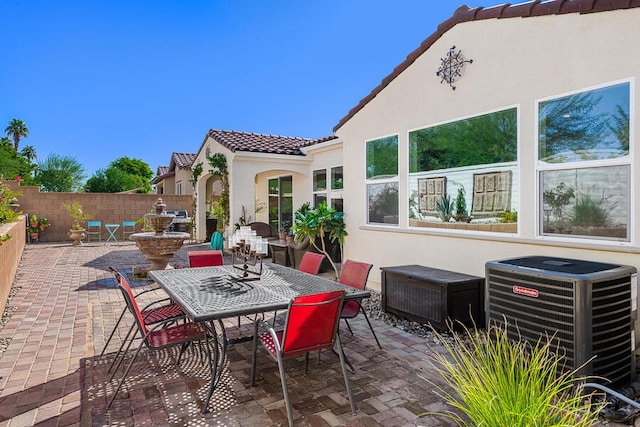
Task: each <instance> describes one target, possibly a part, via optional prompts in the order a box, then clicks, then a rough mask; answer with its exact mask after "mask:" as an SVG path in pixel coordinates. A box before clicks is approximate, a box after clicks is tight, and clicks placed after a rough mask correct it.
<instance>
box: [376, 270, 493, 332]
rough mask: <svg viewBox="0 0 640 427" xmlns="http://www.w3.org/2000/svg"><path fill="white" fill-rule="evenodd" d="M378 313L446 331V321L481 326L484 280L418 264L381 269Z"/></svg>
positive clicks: (482, 323) (482, 320)
mask: <svg viewBox="0 0 640 427" xmlns="http://www.w3.org/2000/svg"><path fill="white" fill-rule="evenodd" d="M380 270H382V310H383V311H385V312H388V313H392V314H396V315H399V316H402V317H406V318H407V319H410V320H414V321H416V322H420V323H431V325H432V326H433V327H434V328H437V329H439V330H444V329H446V327H447V325H446V321H447V318H450V319H452V320H459V321H461V322H462V323H464V324H465V325H467V326H473V323H474V322H475V324H476V326H478V327H484V278H483V277H477V276H470V275H468V274H462V273H455V272H453V271H447V270H439V269H437V268H431V267H424V266H421V265H401V266H396V267H382V268H381V269H380Z"/></svg>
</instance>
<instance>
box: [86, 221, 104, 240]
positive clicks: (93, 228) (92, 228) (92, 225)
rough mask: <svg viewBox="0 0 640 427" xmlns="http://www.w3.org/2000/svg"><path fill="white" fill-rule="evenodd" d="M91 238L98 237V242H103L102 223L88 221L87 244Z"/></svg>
mask: <svg viewBox="0 0 640 427" xmlns="http://www.w3.org/2000/svg"><path fill="white" fill-rule="evenodd" d="M91 236H94V237H95V236H98V242H102V221H87V242H90V241H91Z"/></svg>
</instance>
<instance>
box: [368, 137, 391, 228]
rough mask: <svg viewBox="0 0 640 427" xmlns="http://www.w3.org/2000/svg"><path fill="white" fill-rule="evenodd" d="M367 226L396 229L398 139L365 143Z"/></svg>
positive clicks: (381, 139) (382, 139) (387, 138)
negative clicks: (385, 225)
mask: <svg viewBox="0 0 640 427" xmlns="http://www.w3.org/2000/svg"><path fill="white" fill-rule="evenodd" d="M366 150H367V152H366V162H367V163H366V186H367V198H368V202H367V204H368V211H369V214H368V220H367V222H368V223H369V224H395V225H398V136H397V135H394V136H389V137H386V138H380V139H376V140H373V141H367V143H366Z"/></svg>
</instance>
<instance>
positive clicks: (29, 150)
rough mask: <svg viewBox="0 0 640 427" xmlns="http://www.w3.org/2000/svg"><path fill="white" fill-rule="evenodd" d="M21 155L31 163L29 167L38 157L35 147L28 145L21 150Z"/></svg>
mask: <svg viewBox="0 0 640 427" xmlns="http://www.w3.org/2000/svg"><path fill="white" fill-rule="evenodd" d="M20 154H22V155H23V156H24V157H26V158H27V161H28V162H29V166H31V162H32V161H33V160H34V159H35V158H36V157H38V156H37V155H36V149H35V147H34V146H33V145H27V146H25V147H24V148H23V149H22V150H20Z"/></svg>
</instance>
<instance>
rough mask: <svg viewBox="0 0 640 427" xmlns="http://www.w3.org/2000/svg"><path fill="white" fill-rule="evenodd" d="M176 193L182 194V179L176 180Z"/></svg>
mask: <svg viewBox="0 0 640 427" xmlns="http://www.w3.org/2000/svg"><path fill="white" fill-rule="evenodd" d="M176 194H182V181H178V182H176Z"/></svg>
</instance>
